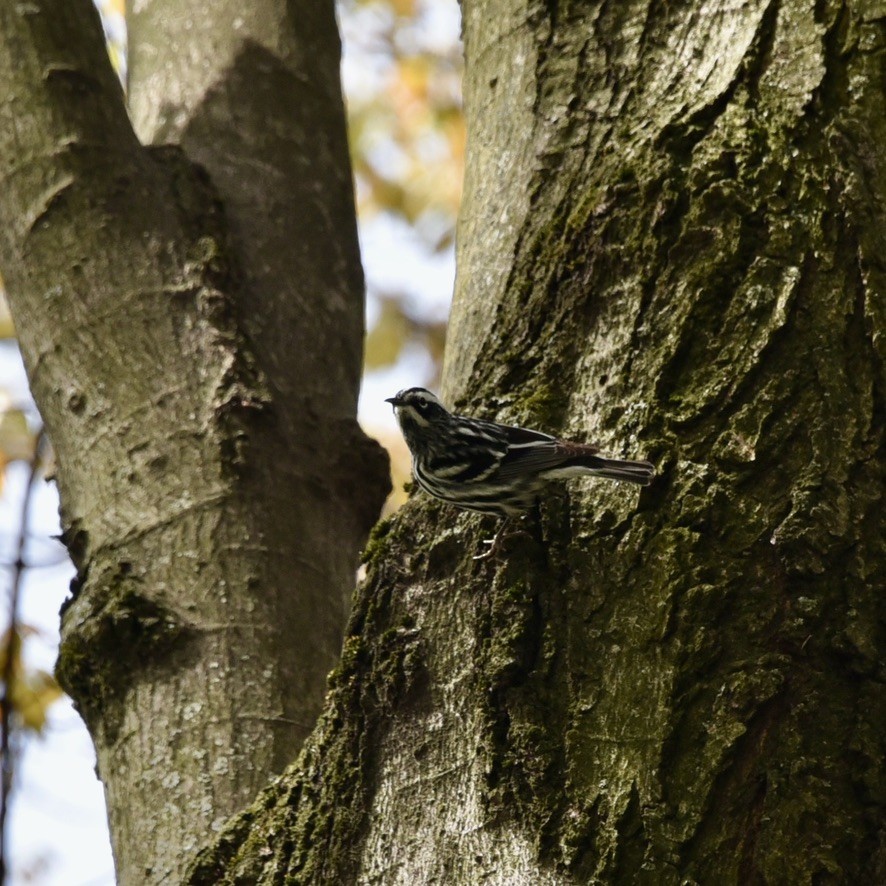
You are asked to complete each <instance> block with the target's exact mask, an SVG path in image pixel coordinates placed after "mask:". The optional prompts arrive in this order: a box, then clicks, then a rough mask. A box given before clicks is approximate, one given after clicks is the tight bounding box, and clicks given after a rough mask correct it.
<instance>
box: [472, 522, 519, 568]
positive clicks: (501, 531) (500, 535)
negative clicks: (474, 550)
mask: <svg viewBox="0 0 886 886" xmlns="http://www.w3.org/2000/svg"><path fill="white" fill-rule="evenodd" d="M521 519H522V517H521ZM511 520H512V518H510V517H507V518H505V520H504V521H503V522H502V524H501V526H499V527H498V532H496V533H495V535H494V536H493V537H492V538H484V539H483V544H484V545H489V550H488V551H484V552H483V553H482V554H474V559H475V560H489V559H490V558H491V557H496V556H498V554H500V553H501V552H502V547H503V542H504V540H505V539H507V538H513V537H514V536H517V535H529V533H528V532H527V531H526V530H525V529H516V530H515V531H514V532H510V531H508V530H510V529H511V526H510V524H511Z"/></svg>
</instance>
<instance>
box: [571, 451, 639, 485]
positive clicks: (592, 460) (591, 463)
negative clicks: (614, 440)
mask: <svg viewBox="0 0 886 886" xmlns="http://www.w3.org/2000/svg"><path fill="white" fill-rule="evenodd" d="M567 466H568V468H569V469H572V470H574V469H576V468H578V469H583V470H581V473H589V474H593V475H594V476H596V477H606V478H608V479H609V480H622V481H625V482H627V483H638V484H639V485H640V486H648V485H649V484H650V483H651V482H652V478H653V477H654V476H655V467H654V466H653V465H652V462H648V461H631V460H629V459H622V458H606V457H605V456H602V455H590V454H588V455H585V454H583V455H578V456H575V457H574V458H571V459H570V460H569V461H568V462H567V463H566V465H564V467H567ZM571 472H572V471H570V473H571ZM575 473H578V471H575Z"/></svg>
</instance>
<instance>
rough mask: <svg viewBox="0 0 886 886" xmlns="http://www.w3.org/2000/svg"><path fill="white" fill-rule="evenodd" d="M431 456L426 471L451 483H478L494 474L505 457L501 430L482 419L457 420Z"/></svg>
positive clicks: (506, 448)
mask: <svg viewBox="0 0 886 886" xmlns="http://www.w3.org/2000/svg"><path fill="white" fill-rule="evenodd" d="M442 442H443V445H442V446H441V448H440V450H439V451H436V452H434V453H433V454H432V455H431V457H430V459H429V461H428V469H429V470H430V471H432V472H433V473H434V474H435V475H436V476H438V477H445V478H447V479H449V480H451V481H452V482H454V483H477V482H480V481H482V480H485V479H486V478H487V477H489V476H491V475H492V474H494V473H495V472H496V471H497V470H498V468H499V465H500V464H501V461H502V459H503V458H504V457H505V456H506V455H507V453H508V441H507V439H506V437H505V435H504V434H503V433H502V426H501V425H498V424H496V423H495V422H487V421H483V420H481V419H464V418H460V419H459V421H458V423H456V424H454V425H453V426H452V428H451V435H449V436H447V437H446V438H445V439H444V440H443V441H442Z"/></svg>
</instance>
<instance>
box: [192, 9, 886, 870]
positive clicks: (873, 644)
mask: <svg viewBox="0 0 886 886" xmlns="http://www.w3.org/2000/svg"><path fill="white" fill-rule="evenodd" d="M463 12H464V35H465V52H466V63H467V64H466V68H467V80H466V85H465V100H466V107H467V113H468V116H469V150H468V171H467V182H466V192H465V203H464V206H463V210H462V221H461V225H460V229H459V278H458V284H457V292H456V300H455V305H454V308H453V315H452V319H451V324H450V336H449V339H448V351H447V362H446V370H445V381H444V389H445V393H446V394H447V396H448V398H449V399H450V401H451V403H452V404H454V405H456V406H459V407H463V408H464V409H465V410H466V411H473V412H476V413H478V414H483V415H487V416H492V417H496V418H499V419H502V420H508V421H515V422H525V423H527V424H531V425H534V426H538V427H541V428H542V429H544V430H547V431H551V432H555V433H561V434H563V435H564V436H565V435H568V436H572V437H579V438H587V439H589V440H593V441H595V442H597V443H599V444H600V445H602V446H603V447H604V448H605V449H607V450H608V451H610V452H612V453H615V454H625V455H630V456H647V457H651V458H652V459H653V460H654V461H655V462H656V463H657V465H658V468H659V472H660V476H659V478H658V480H657V481H656V483H655V484H654V485H653V486H652V487H650V488H649V489H648V490H644V491H642V492H641V493H640V494H637V493H636V492H635V491H633V490H632V489H625V488H624V487H621V486H616V485H614V484H607V483H604V482H602V481H601V482H598V483H593V482H585V483H582V482H574V483H573V484H571V485H570V486H569V487H568V488H566V489H561V490H557V489H552V490H551V492H550V494H549V495H546V496H545V497H544V500H543V502H542V504H541V508H540V514H539V515H537V516H536V517H533V518H532V519H531V520H530V521H528V523H527V526H526V533H525V534H523V535H522V536H521V537H519V538H515V539H513V540H512V541H511V543H510V545H509V546H508V549H507V551H506V555H505V556H503V557H502V558H501V559H500V560H499V561H497V562H496V561H481V562H475V561H473V560H472V559H471V555H472V554H473V553H474V552H475V551H476V550H477V549H478V547H479V544H480V539H481V538H482V536H483V535H484V534H486V533H487V532H488V529H489V527H488V526H487V525H485V524H484V523H482V522H481V521H480V520H479V519H478V518H476V517H472V516H465V515H456V514H455V513H454V512H453V511H452V510H451V509H450V508H448V507H447V506H444V505H441V504H438V503H435V502H430V501H428V500H427V499H425V498H423V497H421V496H418V497H416V498H415V499H413V500H412V501H410V503H409V504H408V505H407V506H406V507H405V508H404V509H403V511H402V512H401V513H400V514H399V515H398V516H397V517H395V519H394V520H393V521H391V522H389V523H386V524H384V525H382V526H380V527H379V528H378V529H377V530H376V533H375V535H374V539H373V542H372V543H371V545H370V548H369V551H368V554H367V557H368V578H367V580H366V582H365V583H364V584H363V585H362V586H361V588H360V589H359V591H358V594H357V597H356V603H355V609H354V612H353V615H352V617H351V621H350V625H349V628H348V632H347V637H346V641H345V650H344V655H343V659H342V663H341V665H340V667H339V668H338V670H337V672H336V675H335V677H334V679H333V683H332V691H331V693H330V696H329V699H328V702H327V707H326V710H325V713H324V715H323V717H322V718H321V721H320V724H319V726H318V729H317V730H316V731H315V733H314V734H313V735H312V737H311V738H310V739H309V741H308V743H307V745H306V747H305V750H304V752H303V754H302V757H301V759H300V761H299V763H298V764H297V765H296V766H294V767H293V768H292V769H290V770H289V771H288V772H287V773H286V774H285V776H284V777H283V778H281V779H280V780H278V781H277V782H276V783H275V784H274V785H272V786H271V787H270V788H269V789H268V790H267V791H266V792H264V794H263V795H262V796H261V797H260V799H259V801H258V802H257V803H256V804H255V805H254V806H252V807H251V809H249V810H247V811H246V812H245V813H243V814H242V815H240V816H239V817H238V818H237V819H235V820H234V821H233V822H232V823H231V825H230V826H229V828H228V829H227V830H226V832H225V833H224V834H223V836H222V838H221V839H220V841H219V842H218V843H217V844H216V845H214V846H211V847H208V848H207V849H206V850H205V851H204V852H203V853H202V854H201V856H200V858H199V860H198V863H197V864H196V865H195V867H194V868H193V869H192V871H191V875H190V882H191V883H194V884H197V883H199V884H215V883H220V882H226V883H231V882H237V883H244V884H245V883H256V882H263V883H264V882H299V883H320V882H329V883H356V882H359V883H380V884H381V883H384V884H386V886H387V884H396V883H447V884H475V883H481V882H482V883H498V884H518V883H519V884H533V886H535V884H546V883H550V884H554V883H557V884H586V883H589V882H601V883H654V884H666V883H675V884H676V883H694V882H697V883H718V884H720V883H723V884H742V886H744V884H750V883H764V882H768V883H791V884H802V883H826V882H833V883H841V882H846V883H870V884H875V883H882V882H884V880H886V818H884V802H886V783H884V768H883V759H884V755H886V747H884V732H883V723H884V722H886V694H884V691H883V682H884V676H886V674H884V668H883V661H884V651H886V650H884V638H883V631H882V623H883V617H884V611H883V593H882V590H883V587H884V585H886V551H884V546H883V541H882V513H883V510H884V501H883V498H884V470H883V456H884V429H883V425H884V422H883V417H884V411H883V398H884V391H886V384H884V382H886V378H884V366H886V359H884V358H886V354H884V340H886V338H884V313H886V312H884V303H886V265H884V261H883V256H884V255H886V226H884V224H883V209H884V206H886V160H884V158H886V154H884V152H883V145H884V144H886V101H884V98H886V96H884V85H886V72H884V59H886V52H884V50H886V32H884V17H883V10H882V5H881V4H877V3H875V2H867V3H864V2H860V3H855V4H851V5H843V4H828V3H825V4H811V3H801V2H796V0H784V2H781V3H765V2H749V3H747V2H745V3H694V4H676V5H675V4H671V3H662V4H652V3H644V2H634V3H628V4H607V3H601V4H564V3H556V2H553V3H551V2H548V3H517V4H507V3H504V2H502V0H485V2H482V0H471V2H469V0H464V3H463ZM878 515H880V516H878Z"/></svg>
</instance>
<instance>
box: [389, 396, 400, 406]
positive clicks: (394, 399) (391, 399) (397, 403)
mask: <svg viewBox="0 0 886 886" xmlns="http://www.w3.org/2000/svg"><path fill="white" fill-rule="evenodd" d="M385 403H390V404H391V405H392V406H402V405H403V401H402V400H401V399H400V398H399V397H387V398H386V399H385Z"/></svg>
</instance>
